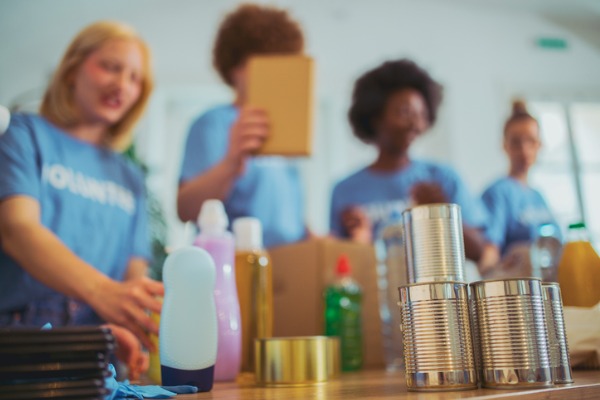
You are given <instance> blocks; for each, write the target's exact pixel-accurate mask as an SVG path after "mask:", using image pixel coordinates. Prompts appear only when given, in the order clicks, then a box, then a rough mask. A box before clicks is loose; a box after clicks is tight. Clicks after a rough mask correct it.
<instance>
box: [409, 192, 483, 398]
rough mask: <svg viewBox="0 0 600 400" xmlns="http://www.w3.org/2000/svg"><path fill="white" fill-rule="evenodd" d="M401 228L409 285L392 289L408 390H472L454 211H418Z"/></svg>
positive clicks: (450, 207)
mask: <svg viewBox="0 0 600 400" xmlns="http://www.w3.org/2000/svg"><path fill="white" fill-rule="evenodd" d="M403 223H404V231H405V233H406V237H405V245H406V265H407V269H408V278H409V280H408V282H410V284H408V285H404V286H400V287H399V288H398V290H399V292H400V303H399V305H400V313H401V326H400V328H401V331H402V336H403V342H404V359H405V368H406V384H407V387H408V390H410V391H438V390H465V389H475V388H476V387H477V372H476V368H475V363H474V357H473V344H472V342H471V323H470V317H469V296H468V285H467V284H466V283H464V262H465V256H464V245H463V236H462V220H461V215H460V208H459V206H457V205H455V204H432V205H426V206H418V207H415V208H412V209H410V210H406V211H405V212H404V213H403Z"/></svg>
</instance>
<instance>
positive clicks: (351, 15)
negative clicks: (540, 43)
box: [0, 0, 600, 233]
mask: <svg viewBox="0 0 600 400" xmlns="http://www.w3.org/2000/svg"><path fill="white" fill-rule="evenodd" d="M236 3H237V2H236V1H231V0H228V1H223V0H220V1H216V0H214V1H209V0H203V1H199V0H178V1H166V0H128V1H122V0H103V1H96V0H78V1H74V0H52V1H39V0H2V1H0V38H1V39H0V43H2V44H1V45H0V46H1V47H0V48H1V51H0V104H10V103H11V102H12V101H13V100H14V99H15V98H16V97H17V96H19V95H20V94H22V93H24V92H26V91H27V90H30V89H35V88H38V90H39V88H40V87H42V86H43V85H44V84H45V80H46V78H47V76H48V75H49V73H50V72H51V71H52V69H53V67H54V66H55V65H56V63H57V62H58V59H59V57H60V55H61V53H62V51H63V50H64V49H65V47H66V46H67V44H68V42H69V40H70V39H71V38H72V36H73V35H74V34H75V33H76V32H77V31H78V30H79V29H81V28H82V27H83V26H85V25H87V24H88V23H90V22H92V21H94V20H97V19H102V18H113V19H119V20H123V21H127V22H129V23H130V24H132V25H133V26H135V27H136V28H137V29H138V30H139V31H140V33H141V34H142V36H144V37H145V38H146V39H147V41H148V42H149V44H150V46H151V47H152V49H153V54H154V65H155V70H156V80H157V92H156V96H155V99H154V103H153V106H152V107H151V108H150V109H149V112H148V113H147V121H146V123H145V124H144V125H142V127H145V128H146V129H141V130H140V133H139V136H138V140H139V142H140V146H141V148H142V150H143V152H144V153H145V155H146V157H147V158H148V159H149V161H150V163H151V164H152V166H153V167H154V170H155V172H156V173H157V175H156V176H155V178H154V181H153V182H154V183H153V186H155V187H159V186H161V187H164V188H166V189H168V190H163V191H162V193H161V195H162V198H163V199H164V201H165V202H166V203H167V204H166V206H167V208H168V209H169V213H170V215H171V216H173V215H174V214H173V209H172V208H173V204H174V203H173V202H172V199H173V196H174V194H173V193H171V191H172V190H173V189H174V179H175V176H176V174H177V168H178V166H179V162H180V160H179V159H178V158H179V151H180V149H179V148H178V146H179V147H180V143H181V140H182V138H183V136H184V135H185V129H184V128H183V127H182V126H181V125H182V123H181V121H183V120H184V119H182V118H183V117H180V118H178V119H176V121H178V122H177V123H178V124H179V125H180V126H178V127H176V126H175V125H177V123H175V125H173V122H172V120H173V115H172V114H171V115H170V114H169V107H171V108H170V110H171V111H173V110H174V111H173V112H181V109H179V108H177V109H173V107H176V106H177V104H179V103H181V104H182V105H181V107H183V109H185V110H186V111H185V113H186V114H185V115H186V117H185V118H188V117H189V113H190V112H191V110H192V109H193V108H194V107H193V105H190V102H191V103H194V101H198V102H199V103H198V106H197V107H198V109H200V108H203V107H204V106H205V105H207V104H208V103H210V98H211V96H213V95H214V98H215V99H216V100H222V99H225V98H226V97H227V91H226V90H225V89H224V88H223V86H222V85H221V84H220V82H219V79H218V76H217V74H216V73H215V72H214V71H213V70H212V68H211V59H210V52H211V45H212V39H213V37H214V32H215V30H216V27H217V25H218V22H219V20H220V19H221V18H222V16H223V14H224V13H225V12H226V11H227V10H229V9H231V8H232V7H233V6H234V5H235V4H236ZM274 3H275V4H278V5H280V6H283V7H287V8H289V9H290V10H291V12H292V13H293V15H295V16H296V17H297V18H298V19H299V20H300V21H301V22H302V24H303V26H304V28H305V31H306V34H307V44H308V53H309V54H311V55H313V56H314V57H315V58H316V60H317V83H318V115H317V123H316V127H317V138H316V143H317V145H318V148H317V149H316V151H315V155H314V157H313V158H312V159H311V160H305V161H303V162H302V163H303V168H304V171H305V180H306V182H307V184H308V192H309V194H310V195H309V198H308V199H307V209H308V218H309V224H310V225H311V226H312V227H313V229H314V230H316V231H317V232H319V233H323V232H325V231H326V229H327V218H328V203H329V190H330V187H331V185H332V184H333V182H334V181H335V180H337V179H339V178H341V177H342V176H343V175H345V174H347V173H349V172H350V171H352V170H354V169H356V168H358V167H360V166H362V165H364V164H365V163H367V162H369V161H370V160H371V159H372V157H373V155H374V151H373V150H372V149H369V148H366V147H365V146H364V145H362V144H360V143H359V142H358V141H357V140H355V139H354V138H353V137H352V134H351V132H350V129H349V127H348V124H347V122H346V111H347V108H348V104H349V97H350V93H351V90H352V85H353V82H354V80H355V79H356V78H357V77H358V75H360V74H361V73H362V72H364V71H366V70H367V69H369V68H372V67H374V66H376V65H378V64H379V63H380V62H382V61H384V60H386V59H390V58H399V57H410V58H413V59H414V60H415V61H417V62H418V63H419V64H421V65H422V66H424V67H425V68H427V69H428V70H429V71H430V73H431V74H432V75H433V76H434V77H435V78H437V79H438V80H439V81H440V82H441V83H443V84H444V86H445V100H444V103H443V106H442V109H441V114H440V118H439V122H438V124H437V126H436V127H435V129H433V130H432V131H431V132H429V133H428V134H427V135H426V136H425V137H423V138H422V139H421V140H420V142H419V143H418V144H417V147H416V153H417V154H420V155H425V156H428V157H433V158H437V159H440V160H443V161H446V162H449V163H451V164H453V165H454V166H455V167H456V168H457V169H458V170H459V172H460V173H461V174H462V175H463V177H464V178H465V179H466V181H467V182H468V184H469V185H470V186H471V188H472V189H473V191H477V192H478V191H480V190H481V189H482V188H483V187H484V186H485V185H486V184H487V183H488V182H489V181H490V180H491V179H493V178H494V177H496V176H497V175H499V174H501V173H503V172H504V170H505V167H506V163H505V159H504V156H503V154H502V153H501V152H500V151H499V148H500V136H501V126H502V123H503V121H504V118H505V117H506V115H507V113H508V111H509V102H510V98H511V97H512V96H514V95H518V94H520V93H528V94H536V95H553V94H565V93H566V94H568V95H574V96H577V95H579V94H582V95H583V94H584V93H600V73H599V72H598V71H600V54H599V52H598V50H597V49H596V48H593V47H591V46H589V45H587V44H586V43H585V42H583V41H581V40H579V39H578V38H577V37H575V36H574V35H573V34H571V33H570V32H567V31H564V30H562V29H561V28H559V27H556V26H554V25H552V24H551V23H550V22H547V21H546V20H545V19H544V18H542V17H541V16H539V15H537V14H535V13H533V12H526V11H523V10H522V9H519V10H515V9H514V8H510V7H508V8H507V7H504V8H498V7H493V8H492V7H485V6H483V5H478V4H481V3H483V2H479V3H477V2H476V3H474V4H473V3H469V2H466V3H460V4H459V3H452V2H451V1H440V0H421V1H419V2H417V1H411V0H369V1H365V0H329V1H325V0H303V1H293V0H288V1H277V2H274ZM540 36H551V37H561V38H564V39H566V40H567V41H568V44H569V46H568V49H567V50H565V51H548V50H543V49H540V48H536V47H535V45H534V42H535V39H536V38H538V37H540ZM200 91H203V93H202V94H196V95H194V93H198V92H200ZM186 99H188V100H187V101H186ZM200 103H202V107H201V106H200ZM194 112H195V110H194ZM170 120H171V122H169V121H170ZM148 121H150V122H148ZM161 127H165V130H167V131H166V132H162V131H161V130H162V128H161ZM161 135H163V136H162V137H157V136H161ZM160 143H163V144H164V143H168V144H170V147H168V150H167V151H164V149H165V147H161V146H160ZM317 172H319V173H317ZM169 198H170V199H171V200H170V201H169V200H167V199H169Z"/></svg>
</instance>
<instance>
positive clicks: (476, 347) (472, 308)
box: [467, 285, 483, 383]
mask: <svg viewBox="0 0 600 400" xmlns="http://www.w3.org/2000/svg"><path fill="white" fill-rule="evenodd" d="M467 289H468V293H469V317H470V318H471V319H470V323H471V341H472V342H473V361H475V370H476V371H477V382H478V383H482V382H483V369H482V364H483V362H482V361H481V339H480V338H479V336H480V335H479V322H478V319H477V306H476V302H475V293H474V292H475V289H474V288H473V287H472V286H471V285H468V287H467Z"/></svg>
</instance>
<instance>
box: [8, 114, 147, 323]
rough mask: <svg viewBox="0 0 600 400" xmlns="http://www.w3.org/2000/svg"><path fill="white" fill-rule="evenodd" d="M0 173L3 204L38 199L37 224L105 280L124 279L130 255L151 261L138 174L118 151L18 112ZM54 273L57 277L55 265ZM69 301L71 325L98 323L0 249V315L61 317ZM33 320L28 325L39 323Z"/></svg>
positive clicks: (86, 309) (87, 311) (88, 310)
mask: <svg viewBox="0 0 600 400" xmlns="http://www.w3.org/2000/svg"><path fill="white" fill-rule="evenodd" d="M0 171H2V172H1V173H0V201H2V200H4V199H7V198H9V197H11V196H15V195H24V196H28V197H31V198H33V199H35V200H37V201H38V203H39V205H40V210H41V223H42V225H44V226H45V227H46V228H48V229H49V230H50V231H52V232H53V233H54V234H55V235H56V236H57V237H58V238H59V239H60V240H61V241H62V242H63V243H64V244H65V245H66V246H67V247H68V248H69V249H70V250H71V251H73V252H74V253H75V254H77V255H78V256H79V257H80V258H81V259H83V260H84V261H86V262H87V263H89V264H91V265H92V266H94V267H95V268H96V269H98V270H99V271H101V272H103V273H104V274H106V275H107V276H109V277H111V278H113V279H115V280H122V279H123V276H124V274H125V272H126V267H127V264H128V262H129V260H130V259H131V258H132V257H142V258H146V259H150V257H151V252H150V241H149V232H148V224H147V214H146V205H145V189H144V178H143V174H142V172H141V170H139V168H137V167H135V166H134V165H133V164H132V163H130V162H129V161H127V160H126V159H124V158H123V157H122V156H121V155H120V154H117V153H115V152H113V151H112V150H108V149H104V148H99V147H96V146H93V145H91V144H89V143H86V142H83V141H80V140H78V139H75V138H73V137H72V136H70V135H69V134H67V133H66V132H64V131H62V130H60V129H59V128H57V127H56V126H54V125H52V124H51V123H49V122H48V121H47V120H46V119H44V118H42V117H39V116H34V115H25V114H15V115H13V116H12V119H11V121H10V125H9V127H8V130H7V132H6V133H5V134H4V135H3V136H0ZM53 268H55V270H56V273H57V274H59V273H60V265H55V266H53ZM67 303H69V304H68V305H69V306H70V307H68V308H69V309H70V313H71V315H70V316H69V321H70V323H74V324H83V323H86V324H87V323H96V322H99V319H98V317H97V316H96V315H95V314H94V313H93V311H92V310H91V308H89V307H88V306H86V305H83V304H76V305H74V303H72V302H70V301H68V300H67V299H66V298H65V297H64V296H62V295H61V294H59V293H57V292H55V291H54V290H52V289H50V288H48V287H47V286H45V285H43V284H42V283H40V282H39V281H37V280H36V279H34V278H33V277H32V276H31V275H29V274H28V273H27V272H25V270H23V269H22V268H21V267H20V266H19V265H17V264H16V262H15V261H14V260H13V259H12V258H11V257H10V256H9V255H7V254H6V253H4V252H3V251H2V250H1V249H0V315H1V314H3V313H4V317H6V314H7V313H12V312H17V311H18V312H21V311H23V312H25V313H27V312H30V313H33V314H36V313H37V314H38V315H42V314H43V313H44V312H46V311H48V310H50V311H49V312H57V313H61V312H62V311H64V308H65V307H66V304H67ZM36 310H37V311H36ZM44 310H46V311H44ZM30 318H32V319H31V320H29V321H25V322H28V323H31V324H39V323H44V321H38V320H36V316H35V315H33V316H30ZM39 318H42V317H39ZM7 323H10V321H7V320H6V319H4V320H1V318H0V324H7ZM54 323H57V324H61V321H57V320H55V322H54Z"/></svg>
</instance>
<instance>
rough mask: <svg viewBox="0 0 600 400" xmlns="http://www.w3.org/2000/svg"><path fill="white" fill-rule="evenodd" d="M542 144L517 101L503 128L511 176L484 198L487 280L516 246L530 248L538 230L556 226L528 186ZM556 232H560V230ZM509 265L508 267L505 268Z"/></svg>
mask: <svg viewBox="0 0 600 400" xmlns="http://www.w3.org/2000/svg"><path fill="white" fill-rule="evenodd" d="M541 145H542V142H541V140H540V126H539V124H538V122H537V120H536V119H535V118H534V117H533V116H532V115H531V114H530V113H529V112H528V111H527V107H526V104H525V102H523V101H522V100H515V101H514V102H513V105H512V114H511V115H510V117H509V118H508V119H507V120H506V122H505V124H504V140H503V147H504V151H505V152H506V155H507V156H508V159H509V171H508V176H505V177H503V178H500V179H498V180H496V181H495V182H494V183H493V184H492V185H491V186H489V187H488V188H487V189H486V190H485V191H484V192H483V195H482V199H483V202H484V204H485V205H486V207H487V208H488V211H489V222H488V228H487V231H486V236H487V239H488V241H489V242H490V243H491V244H490V245H488V246H486V249H485V251H484V256H483V257H482V260H481V262H480V272H481V273H482V274H483V275H484V276H485V275H486V274H488V273H489V272H490V270H491V269H493V268H494V266H496V265H497V264H498V261H500V259H501V258H503V257H505V256H506V255H507V254H508V253H509V252H510V250H511V247H513V246H515V245H516V244H523V243H526V244H529V243H530V242H531V241H532V240H533V239H534V238H535V236H536V230H537V228H538V227H539V226H540V225H542V224H546V223H552V224H554V225H556V221H555V219H554V217H553V216H552V213H551V212H550V209H549V207H548V205H547V204H546V201H545V200H544V198H543V196H542V195H541V193H540V192H538V191H537V190H536V189H534V188H532V187H531V186H530V185H529V181H528V175H529V170H530V169H531V167H532V166H533V165H534V164H535V161H536V159H537V155H538V152H539V150H540V147H541ZM556 231H557V232H559V230H558V226H556ZM506 265H508V264H506Z"/></svg>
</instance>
